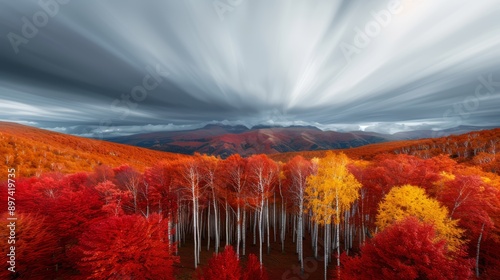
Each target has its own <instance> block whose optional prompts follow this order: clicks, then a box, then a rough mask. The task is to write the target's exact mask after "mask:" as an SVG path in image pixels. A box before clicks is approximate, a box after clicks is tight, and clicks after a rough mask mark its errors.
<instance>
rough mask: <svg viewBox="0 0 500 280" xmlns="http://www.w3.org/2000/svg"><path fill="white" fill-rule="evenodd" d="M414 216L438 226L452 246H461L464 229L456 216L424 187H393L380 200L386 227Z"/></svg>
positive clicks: (380, 221)
mask: <svg viewBox="0 0 500 280" xmlns="http://www.w3.org/2000/svg"><path fill="white" fill-rule="evenodd" d="M409 216H413V217H416V218H417V219H419V220H421V221H423V222H426V223H431V224H433V225H434V226H435V227H436V232H437V236H438V237H439V238H442V239H445V240H446V241H447V245H448V246H449V249H450V250H457V249H458V248H459V247H460V246H461V245H462V244H463V243H464V242H463V241H462V240H461V236H462V233H463V230H461V229H460V228H458V227H457V222H458V221H456V220H451V219H449V215H448V210H447V209H446V208H445V207H443V206H441V205H440V204H439V202H438V201H437V200H435V199H432V198H430V197H428V196H427V195H426V194H425V191H424V190H423V189H421V188H418V187H415V186H411V185H404V186H401V187H395V188H393V189H392V190H391V191H390V192H389V193H388V194H387V195H386V196H385V198H384V200H383V201H382V202H381V203H380V206H379V213H378V215H377V226H378V227H379V228H380V230H384V229H385V228H386V227H388V226H389V225H391V224H393V223H394V222H397V221H401V220H403V219H404V218H406V217H409Z"/></svg>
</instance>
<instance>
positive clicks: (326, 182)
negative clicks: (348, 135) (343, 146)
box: [306, 152, 361, 279]
mask: <svg viewBox="0 0 500 280" xmlns="http://www.w3.org/2000/svg"><path fill="white" fill-rule="evenodd" d="M348 161H349V159H348V158H347V156H346V155H344V154H334V153H332V152H329V153H327V155H326V156H325V157H324V158H322V159H318V160H316V162H317V165H318V167H317V168H318V169H317V173H316V174H314V175H311V176H309V178H308V179H307V188H306V194H307V198H308V207H309V208H310V209H311V210H312V213H313V214H312V215H313V219H314V220H315V221H317V222H318V223H319V224H321V225H323V226H324V229H325V233H324V245H325V247H324V268H325V279H326V278H327V266H328V260H329V257H330V252H329V248H330V246H328V244H330V240H331V238H330V236H329V234H330V230H329V229H330V224H331V222H332V218H333V221H334V223H335V239H334V240H335V246H334V247H335V248H336V249H337V271H340V222H341V217H342V216H343V213H344V211H348V210H349V209H350V206H351V204H352V203H353V202H354V201H355V200H356V199H357V198H358V197H359V189H360V188H361V184H360V183H359V182H358V181H357V180H356V178H355V177H354V176H353V175H352V174H351V173H350V172H349V171H348V170H347V164H348Z"/></svg>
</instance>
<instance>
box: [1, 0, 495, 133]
mask: <svg viewBox="0 0 500 280" xmlns="http://www.w3.org/2000/svg"><path fill="white" fill-rule="evenodd" d="M393 2H394V1H392V0H390V1H380V0H378V1H370V2H366V1H361V0H360V1H347V0H346V1H320V0H313V1H286V2H285V1H264V0H255V1H243V2H242V3H241V4H239V5H237V6H236V7H234V9H233V10H231V11H230V12H227V13H224V16H223V20H221V18H220V17H219V16H218V14H217V12H216V11H215V10H214V7H213V5H212V1H201V0H184V1H154V2H148V3H147V4H146V3H143V2H139V1H131V0H129V1H95V0H91V1H70V2H69V3H68V4H65V5H62V4H61V5H59V10H58V12H57V13H55V14H54V16H50V17H49V20H48V21H47V23H46V24H45V25H44V26H42V27H39V28H37V33H36V36H34V37H33V38H29V42H28V43H23V44H20V45H19V46H18V49H19V51H18V53H17V54H16V52H15V51H14V48H13V46H12V43H11V42H10V41H9V38H10V37H9V34H17V35H19V36H23V34H22V28H23V24H25V22H23V17H24V18H27V19H28V20H29V21H31V22H33V18H32V16H33V14H35V13H36V12H38V11H44V9H43V8H42V7H41V6H40V5H39V4H38V1H34V0H33V1H22V2H19V1H17V2H16V1H8V2H4V3H2V4H1V5H2V9H0V36H1V37H0V40H1V41H2V43H1V44H0V119H5V120H15V121H23V122H36V123H37V124H36V125H37V126H40V127H45V128H51V129H53V130H56V131H62V132H65V133H72V134H78V135H85V136H95V133H101V134H102V132H105V133H106V134H107V135H125V134H130V133H136V132H147V131H160V130H176V129H187V128H196V127H200V126H202V125H203V124H207V123H211V122H226V123H231V124H233V123H234V124H244V125H247V126H252V125H255V124H275V125H315V126H317V127H319V128H321V129H328V130H368V131H379V132H391V133H393V132H398V131H407V130H413V129H420V128H423V127H425V128H431V129H439V128H448V127H451V126H455V125H490V126H491V125H497V126H498V125H500V111H499V110H498V109H497V108H500V98H499V95H500V37H499V36H498V34H500V21H499V20H498V18H500V5H498V1H496V0H478V1H466V0H455V1H452V0H443V1H431V0H419V1H417V0H401V1H396V2H394V3H396V4H393ZM398 2H399V3H400V6H398V7H397V9H395V8H394V7H396V6H397V3H398ZM391 5H392V6H391ZM394 5H396V6H394ZM391 7H392V8H394V10H393V9H392V8H391ZM396 10H397V11H396ZM346 48H347V49H346ZM346 50H347V52H346ZM152 69H153V70H152ZM148 75H149V78H148ZM489 75H491V77H492V78H491V81H492V82H491V83H490V87H489V88H488V87H487V86H485V85H484V80H487V79H488V77H489ZM155 77H156V78H155ZM479 77H481V79H482V80H481V79H480V78H479ZM145 81H146V84H144V83H145ZM156 83H157V86H155V87H153V86H151V85H156ZM148 85H149V86H151V87H149V89H146V88H148ZM481 85H482V86H483V88H482V89H481V90H482V91H481V93H482V94H480V95H477V94H476V90H477V87H478V86H481ZM141 87H142V89H144V90H142V91H141ZM492 89H493V90H492ZM486 93H489V94H488V95H487V94H486ZM471 98H473V99H471ZM474 98H475V99H474ZM471 100H473V101H471ZM464 102H469V105H470V106H468V107H467V106H464V104H465V105H466V104H467V103H464ZM471 102H473V103H474V102H475V103H474V104H472V103H471ZM476 103H477V106H475V104H476ZM471 104H472V105H474V106H472V105H471ZM460 106H462V107H463V108H465V109H461V110H459V109H457V108H458V107H460ZM467 108H468V109H471V110H466V109H467ZM472 109H473V110H472ZM450 110H451V113H450V112H449V111H450ZM103 123H104V124H105V125H103Z"/></svg>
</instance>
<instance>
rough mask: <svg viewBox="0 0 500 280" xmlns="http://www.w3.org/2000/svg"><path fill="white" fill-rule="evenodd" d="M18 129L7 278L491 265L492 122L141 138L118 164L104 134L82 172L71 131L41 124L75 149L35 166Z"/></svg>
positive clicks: (497, 206) (440, 272)
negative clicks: (285, 150) (252, 148)
mask: <svg viewBox="0 0 500 280" xmlns="http://www.w3.org/2000/svg"><path fill="white" fill-rule="evenodd" d="M18 130H19V127H18V126H13V127H10V128H6V129H5V130H4V131H2V134H1V135H0V136H1V137H3V138H4V139H10V140H7V141H2V145H3V147H2V148H3V149H4V151H5V155H9V154H12V151H16V153H15V154H16V155H17V156H16V159H15V161H16V162H15V164H13V162H12V160H13V159H10V158H3V159H2V161H3V164H6V166H5V167H3V168H4V169H5V170H7V166H10V168H14V169H16V170H17V173H18V174H17V177H16V178H15V181H10V180H9V181H7V180H5V181H3V182H2V183H1V184H2V185H1V188H2V192H1V198H0V199H1V200H2V201H7V200H8V199H7V196H8V195H9V193H8V192H7V190H8V189H9V186H10V183H13V182H15V209H16V215H17V222H16V229H15V232H16V238H17V240H16V243H15V244H16V249H15V254H16V256H18V258H17V260H16V273H15V274H11V272H10V271H9V270H7V267H8V266H9V264H4V266H5V268H6V269H3V270H2V271H1V272H0V273H1V275H2V278H4V279H8V277H11V278H16V279H17V278H19V279H191V278H196V279H267V278H280V279H308V277H311V278H310V279H323V278H326V279H374V278H375V279H472V278H475V277H479V278H481V279H498V278H499V277H500V270H499V267H500V263H499V253H498V248H499V245H500V239H499V238H500V232H499V229H498V223H499V218H500V215H499V211H500V202H499V199H500V192H499V191H500V177H499V176H498V161H499V158H498V155H497V152H498V149H497V147H496V142H495V141H494V140H493V139H495V137H498V135H499V134H498V133H499V131H498V130H492V131H481V132H477V133H469V134H466V135H460V136H452V137H444V138H439V139H432V140H418V141H414V142H411V141H410V142H401V143H387V144H377V145H378V146H375V147H374V148H370V147H369V146H366V147H361V148H357V149H347V150H341V151H327V152H321V153H318V152H316V154H311V153H302V154H300V153H299V154H274V155H253V156H249V157H241V156H239V155H237V154H235V155H231V156H229V157H228V158H225V159H221V158H218V157H215V156H211V155H200V154H195V155H192V156H184V155H182V156H181V155H178V156H176V155H173V154H168V153H165V158H164V159H161V157H160V158H158V159H157V160H151V161H148V160H147V157H149V156H150V154H148V153H153V152H152V151H148V150H140V151H143V152H139V153H137V154H131V155H130V157H129V158H128V159H123V162H122V163H123V164H113V162H108V164H106V160H107V158H110V157H116V150H117V149H120V147H124V146H123V145H118V144H109V143H108V144H105V143H104V142H103V145H104V146H103V149H106V151H105V152H103V154H107V156H103V158H102V161H103V162H96V163H95V164H93V165H91V166H83V165H82V169H83V170H86V168H88V171H82V172H74V170H72V169H71V168H66V166H68V167H71V166H75V164H78V162H80V159H82V157H81V156H80V152H79V150H78V149H79V148H76V147H74V146H72V145H74V144H76V143H79V142H78V140H79V139H78V138H76V137H72V136H62V135H60V134H56V133H50V135H52V137H55V138H57V137H62V138H61V139H63V138H64V139H65V140H64V144H61V143H62V142H61V141H59V142H60V144H59V145H60V148H61V149H63V147H66V148H67V149H71V150H72V151H73V152H72V153H74V155H75V156H73V158H68V159H67V161H66V164H65V165H63V166H61V167H59V168H56V169H54V168H53V167H52V168H51V166H46V167H43V166H39V167H37V166H36V164H35V165H34V164H33V162H32V161H33V158H29V157H28V156H24V157H22V156H20V155H28V154H31V153H33V152H37V148H38V149H42V150H44V148H41V146H40V145H41V144H40V143H38V142H36V141H37V140H35V139H37V137H32V138H29V137H28V136H27V135H28V134H19V133H17V131H18ZM42 132H43V131H41V130H36V129H32V130H30V133H31V134H30V135H32V136H33V135H38V133H42ZM43 133H45V132H43ZM30 139H31V140H30ZM82 141H83V142H81V143H86V142H85V141H90V142H88V145H94V144H95V145H98V143H99V141H97V140H83V139H82ZM464 141H466V142H468V143H467V144H465V143H464ZM16 143H17V144H16ZM23 143H24V144H23ZM71 143H72V144H71ZM54 145H56V144H54ZM80 145H81V144H80ZM394 145H395V146H398V148H396V149H393V148H394ZM443 145H444V146H443ZM377 147H378V148H377ZM381 147H385V148H381ZM112 149H114V150H112ZM384 149H392V150H391V151H389V150H384ZM113 151H114V152H113ZM374 151H379V152H374ZM38 152H40V151H39V150H38ZM53 152H54V151H50V150H49V151H45V150H44V153H46V155H47V156H52V155H53ZM65 153H66V154H67V152H62V154H65ZM154 153H159V154H162V153H160V152H154ZM113 154H115V156H113ZM155 155H156V154H155ZM2 156H4V154H2ZM34 158H38V157H34ZM141 158H142V160H139V159H141ZM9 160H10V161H9ZM83 160H84V161H85V156H83ZM139 163H140V164H139ZM79 164H83V163H79ZM25 166H27V167H29V168H30V169H29V170H34V171H33V173H32V174H26V173H24V169H25ZM68 170H69V172H67V171H68ZM2 215H3V216H4V217H3V218H2V219H1V222H0V223H1V224H2V225H1V226H2V228H7V227H8V226H9V220H8V217H9V216H8V215H9V213H8V212H4V213H3V214H2ZM0 234H1V240H2V242H6V240H8V235H9V232H8V231H4V230H2V231H1V232H0ZM1 248H2V250H3V251H2V254H3V255H4V256H5V255H7V254H9V246H7V245H6V244H4V245H3V246H1ZM285 256H289V259H286V258H285ZM273 260H274V261H273ZM290 260H291V261H290ZM287 261H290V262H289V263H288V262H287ZM280 262H283V263H280Z"/></svg>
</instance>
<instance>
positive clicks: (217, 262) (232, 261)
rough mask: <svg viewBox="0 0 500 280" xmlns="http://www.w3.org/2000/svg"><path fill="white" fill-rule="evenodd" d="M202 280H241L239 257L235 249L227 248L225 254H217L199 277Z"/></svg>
mask: <svg viewBox="0 0 500 280" xmlns="http://www.w3.org/2000/svg"><path fill="white" fill-rule="evenodd" d="M197 278H198V279H202V280H219V279H225V280H239V279H240V278H241V267H240V261H239V260H238V256H237V255H236V253H235V252H234V250H233V247H231V246H226V249H224V252H222V253H220V254H218V255H217V254H215V253H214V255H213V257H212V258H211V259H210V260H209V261H208V265H207V266H206V267H205V268H204V269H203V273H202V274H198V275H197Z"/></svg>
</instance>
